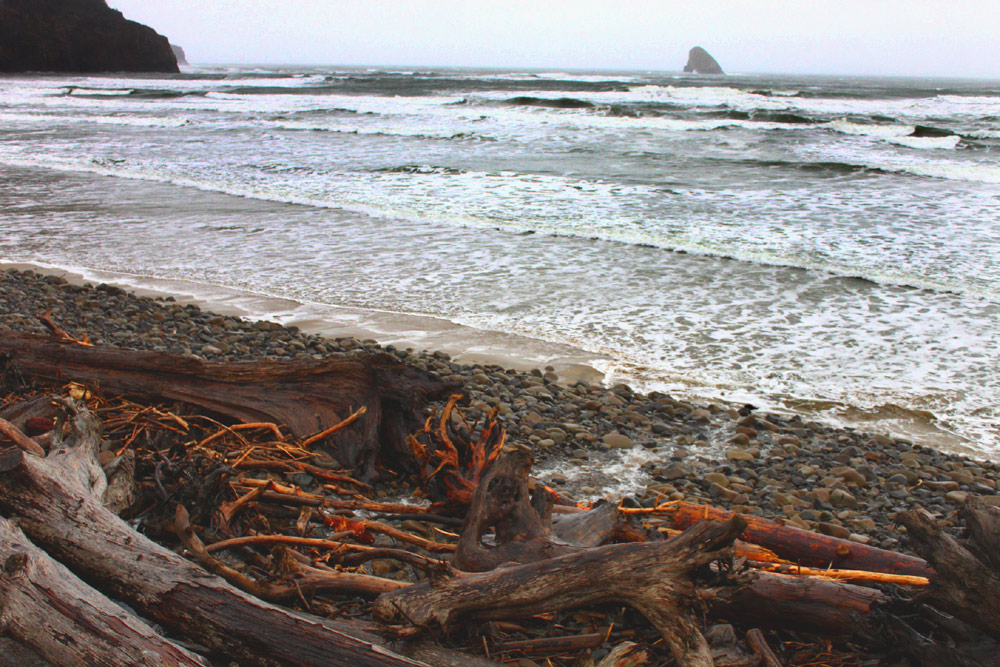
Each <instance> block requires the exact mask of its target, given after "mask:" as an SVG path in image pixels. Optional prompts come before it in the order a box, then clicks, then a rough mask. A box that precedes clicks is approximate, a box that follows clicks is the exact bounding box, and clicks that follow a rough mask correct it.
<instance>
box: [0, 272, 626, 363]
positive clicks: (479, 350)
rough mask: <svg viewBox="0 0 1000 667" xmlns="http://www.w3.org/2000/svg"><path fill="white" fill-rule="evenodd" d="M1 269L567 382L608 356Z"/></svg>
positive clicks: (188, 291) (129, 283) (172, 285)
mask: <svg viewBox="0 0 1000 667" xmlns="http://www.w3.org/2000/svg"><path fill="white" fill-rule="evenodd" d="M8 269H15V270H18V271H25V270H30V271H34V272H36V273H40V274H44V275H53V276H59V277H61V278H63V279H65V280H66V281H67V282H69V283H70V284H73V285H79V286H82V285H86V284H94V285H96V284H98V283H104V284H107V285H112V286H114V287H118V288H120V289H123V290H125V291H127V292H131V293H134V294H135V295H137V296H145V297H150V298H153V299H158V298H166V297H171V298H173V299H174V300H175V301H176V302H177V303H180V304H182V305H186V304H194V305H197V306H198V307H199V308H202V309H205V310H211V311H212V312H214V313H218V314H220V315H227V316H230V317H239V318H245V319H249V320H253V321H261V320H266V321H274V322H277V323H278V324H281V325H282V326H287V327H291V326H294V327H297V328H298V329H300V330H302V331H304V332H306V333H309V334H317V335H320V336H324V337H326V338H342V337H348V336H350V337H353V338H357V339H359V340H374V341H376V342H378V344H379V345H382V346H386V345H392V346H395V347H397V348H403V349H406V348H412V349H414V350H420V351H422V352H424V353H427V354H430V353H432V352H435V351H440V352H445V353H447V354H448V355H449V356H450V357H451V358H453V359H454V360H455V361H457V362H459V363H464V364H469V365H474V364H492V365H497V366H503V367H504V368H510V369H513V370H517V371H523V372H528V371H531V370H532V369H534V368H545V367H547V366H548V367H552V369H553V371H554V372H555V373H557V374H558V375H559V377H560V379H561V380H562V381H564V382H569V383H573V382H576V381H577V380H586V381H587V382H590V383H600V382H603V381H604V379H605V373H604V372H602V371H601V370H600V369H599V368H598V366H600V365H601V363H600V362H602V361H607V360H608V358H607V357H604V356H603V355H600V354H594V353H590V352H587V351H585V350H582V349H579V348H574V347H572V346H569V345H563V344H560V343H553V342H549V341H544V340H541V339H538V338H529V337H527V336H520V335H517V334H508V333H503V332H498V331H487V330H484V329H476V328H473V327H470V326H466V325H463V324H458V323H455V322H451V321H450V320H446V319H444V318H440V317H435V316H433V315H421V314H408V313H394V312H390V311H378V310H374V309H368V308H352V307H348V306H335V305H329V304H320V303H304V302H300V301H296V300H293V299H288V298H284V297H280V296H271V295H267V294H259V293H254V292H250V291H247V290H242V289H238V288H232V287H226V286H222V285H211V284H207V283H198V282H194V281H189V280H183V279H173V278H156V277H153V276H144V275H134V274H128V273H123V272H118V271H106V270H100V269H87V268H82V267H72V268H67V267H61V266H52V265H46V264H40V263H34V262H11V261H5V260H2V259H0V272H3V271H6V270H8Z"/></svg>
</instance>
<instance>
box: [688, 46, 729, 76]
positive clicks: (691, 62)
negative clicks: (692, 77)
mask: <svg viewBox="0 0 1000 667" xmlns="http://www.w3.org/2000/svg"><path fill="white" fill-rule="evenodd" d="M684 71H685V72H693V73H694V74H725V72H723V71H722V67H720V66H719V63H718V61H716V60H715V58H713V57H712V55H711V54H710V53H709V52H708V51H706V50H705V49H703V48H701V47H700V46H696V47H694V48H693V49H691V50H690V51H689V52H688V61H687V64H686V65H684Z"/></svg>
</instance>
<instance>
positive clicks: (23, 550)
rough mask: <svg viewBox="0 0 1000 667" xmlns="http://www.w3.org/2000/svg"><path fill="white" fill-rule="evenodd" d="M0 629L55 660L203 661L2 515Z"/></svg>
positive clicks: (69, 662)
mask: <svg viewBox="0 0 1000 667" xmlns="http://www.w3.org/2000/svg"><path fill="white" fill-rule="evenodd" d="M0 564H2V569H0V634H3V635H6V636H10V637H13V638H15V639H17V640H18V641H20V642H22V643H23V644H25V645H27V646H31V647H32V648H34V649H35V650H36V651H38V653H39V654H41V655H42V656H44V657H45V658H46V659H47V660H49V661H50V662H52V663H54V664H57V665H66V666H67V667H68V666H71V665H80V666H81V667H84V666H89V665H107V666H108V667H111V666H113V665H142V664H147V665H152V664H156V665H207V664H209V663H208V662H207V661H206V660H205V659H204V658H202V657H200V656H197V655H195V654H193V653H191V652H189V651H187V650H185V649H183V648H181V647H180V646H177V645H176V644H174V643H173V642H170V641H168V640H166V639H164V638H163V637H161V636H160V635H158V634H157V633H156V632H155V631H154V630H153V629H152V628H151V627H149V626H148V625H147V624H146V623H145V622H143V621H142V620H140V619H139V618H138V617H136V616H134V615H132V614H129V613H128V612H126V611H125V610H124V609H122V608H121V607H120V606H118V605H117V604H115V603H114V602H112V601H111V600H109V599H108V598H106V597H104V595H102V594H101V593H99V592H98V591H96V590H94V589H93V588H91V587H90V586H88V585H87V584H85V583H84V582H82V581H80V579H78V578H77V577H76V576H75V575H74V574H73V573H72V572H70V571H69V570H67V569H66V568H65V567H64V566H63V565H62V564H60V563H58V562H56V561H54V560H52V559H51V558H49V556H48V554H46V553H45V552H44V551H42V550H41V549H39V548H38V547H36V546H35V545H34V544H32V543H31V542H30V541H29V540H28V538H26V537H25V536H24V533H22V532H21V530H20V529H18V528H17V527H16V526H14V525H13V524H12V523H11V522H10V521H8V520H7V519H3V518H0Z"/></svg>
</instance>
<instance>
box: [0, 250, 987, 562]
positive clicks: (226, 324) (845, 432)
mask: <svg viewBox="0 0 1000 667" xmlns="http://www.w3.org/2000/svg"><path fill="white" fill-rule="evenodd" d="M45 312H49V313H50V315H51V318H52V319H53V320H54V321H55V322H57V323H58V324H59V325H60V326H61V327H63V328H64V329H66V330H67V331H68V332H69V333H71V334H72V335H74V336H83V335H87V336H89V337H90V339H91V340H92V341H93V342H94V343H97V344H105V345H114V346H117V347H121V348H128V349H144V350H159V351H168V352H174V353H181V354H192V355H196V356H199V357H202V358H205V359H209V360H216V361H220V360H234V361H235V360H255V359H295V358H337V357H341V358H344V357H353V356H357V355H364V354H368V353H373V352H387V353H389V354H392V355H395V356H397V357H398V358H400V359H402V360H404V361H406V362H407V363H410V364H413V365H415V366H417V367H419V368H422V369H426V370H428V371H430V372H431V373H433V374H436V375H438V376H440V377H441V378H443V379H446V380H449V381H457V382H461V383H462V384H463V385H464V387H465V390H464V391H465V394H466V396H467V397H468V399H467V402H466V404H465V406H464V407H463V410H464V411H465V413H466V415H467V416H469V417H470V418H475V417H477V416H480V415H482V414H484V413H485V412H487V411H488V410H489V409H490V408H491V407H493V406H498V407H499V410H500V414H501V415H502V418H503V421H504V424H505V426H506V428H507V430H508V434H509V436H508V441H510V442H516V443H520V444H523V445H527V446H529V447H530V448H531V449H532V450H533V452H534V457H535V461H536V466H535V470H536V474H537V475H538V476H539V477H540V478H542V479H543V480H544V481H546V482H547V483H549V484H550V485H552V486H553V487H554V488H556V489H558V490H560V491H561V492H563V493H565V494H566V495H569V496H575V497H576V498H577V499H594V498H597V497H602V496H604V495H606V494H607V495H609V496H611V497H612V498H614V499H615V500H617V499H618V498H619V497H621V496H622V495H623V494H624V495H626V496H627V498H626V502H627V503H638V504H640V505H644V506H652V505H653V504H654V503H656V502H657V501H660V502H662V501H664V500H681V499H683V500H688V501H692V502H698V503H709V504H712V505H715V506H719V507H723V508H728V509H733V510H737V511H740V512H743V513H745V514H755V515H761V516H765V517H769V518H775V519H779V520H781V521H783V522H786V523H787V524H789V525H793V526H797V527H801V528H806V529H809V530H814V531H817V532H821V533H825V534H828V535H833V536H837V537H843V538H848V539H851V540H855V541H857V542H860V543H865V544H871V545H872V546H878V547H882V548H889V549H893V550H906V549H907V547H908V542H907V539H906V534H905V531H903V530H902V529H900V528H899V527H898V526H897V525H896V523H895V516H896V514H897V513H898V512H901V511H904V510H908V509H912V508H914V507H916V506H921V507H923V508H925V509H927V510H928V511H929V512H931V513H932V514H933V515H934V517H935V518H936V520H937V522H938V523H939V524H940V525H941V526H944V527H945V528H946V529H949V530H950V529H951V527H952V526H953V522H954V521H955V512H956V510H957V509H958V508H959V507H960V506H961V504H962V502H963V501H964V499H965V497H966V495H967V494H969V493H975V494H978V495H981V496H984V497H985V498H986V500H987V502H990V503H993V504H997V505H1000V495H997V494H998V491H997V488H998V483H1000V466H998V465H997V464H995V463H992V462H981V461H975V460H972V459H970V458H967V457H965V456H960V455H956V454H948V453H942V452H938V451H935V450H933V449H930V448H926V447H922V446H919V445H915V444H913V443H911V442H908V441H905V440H901V439H897V438H892V437H887V436H883V435H876V434H871V433H864V432H859V431H856V430H853V429H849V428H835V427H832V426H830V425H826V424H820V423H816V422H811V421H806V420H804V419H802V418H800V417H798V416H795V415H786V414H765V413H763V412H762V411H759V410H756V409H754V408H753V407H752V406H740V405H716V404H707V405H699V404H696V403H692V402H689V401H685V400H679V399H676V398H673V397H671V396H668V395H665V394H661V393H655V392H654V393H650V394H641V393H638V392H635V391H633V390H632V389H630V388H629V387H628V386H625V385H616V386H614V387H606V386H604V385H600V384H589V383H587V382H585V381H578V382H575V383H572V384H568V383H564V382H562V381H561V380H560V378H559V377H557V376H556V374H555V373H554V372H552V370H546V369H536V370H533V371H531V372H520V371H514V370H510V369H505V368H502V367H501V366H498V365H491V364H476V365H463V364H458V363H455V362H454V361H452V360H451V359H450V358H449V356H448V355H447V354H445V353H442V352H428V351H415V350H412V349H397V348H395V347H393V346H391V345H388V346H385V347H382V346H379V345H378V344H377V343H376V342H375V341H374V340H358V339H355V338H349V337H342V338H323V337H321V336H318V335H314V334H308V333H305V332H303V331H300V330H298V329H297V328H295V327H283V326H281V325H279V324H277V323H274V322H268V321H250V320H245V319H240V318H235V317H228V316H222V315H217V314H213V313H210V312H206V311H203V310H202V309H201V308H199V307H198V306H197V305H195V304H181V303H178V302H176V301H175V300H173V298H172V297H165V298H157V299H154V298H150V297H137V296H135V295H133V294H130V293H126V292H125V291H123V290H121V289H119V288H117V287H114V286H110V285H104V284H101V285H97V286H96V287H95V286H91V285H77V284H71V283H68V282H67V281H66V280H65V279H64V278H62V277H60V276H57V275H44V274H40V273H36V272H33V271H17V270H13V269H10V270H7V271H5V272H0V336H2V335H3V333H4V331H7V330H15V331H29V332H35V333H39V334H46V333H47V332H48V330H47V329H46V327H45V326H44V325H43V323H42V322H41V320H40V319H39V317H38V315H40V314H43V313H45ZM438 407H440V406H438ZM390 463H391V462H390Z"/></svg>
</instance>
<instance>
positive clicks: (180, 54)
mask: <svg viewBox="0 0 1000 667" xmlns="http://www.w3.org/2000/svg"><path fill="white" fill-rule="evenodd" d="M170 50H171V51H173V52H174V57H175V58H177V64H178V65H190V64H191V63H189V62H188V60H187V56H185V55H184V49H182V48H181V47H179V46H177V45H176V44H171V45H170Z"/></svg>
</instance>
